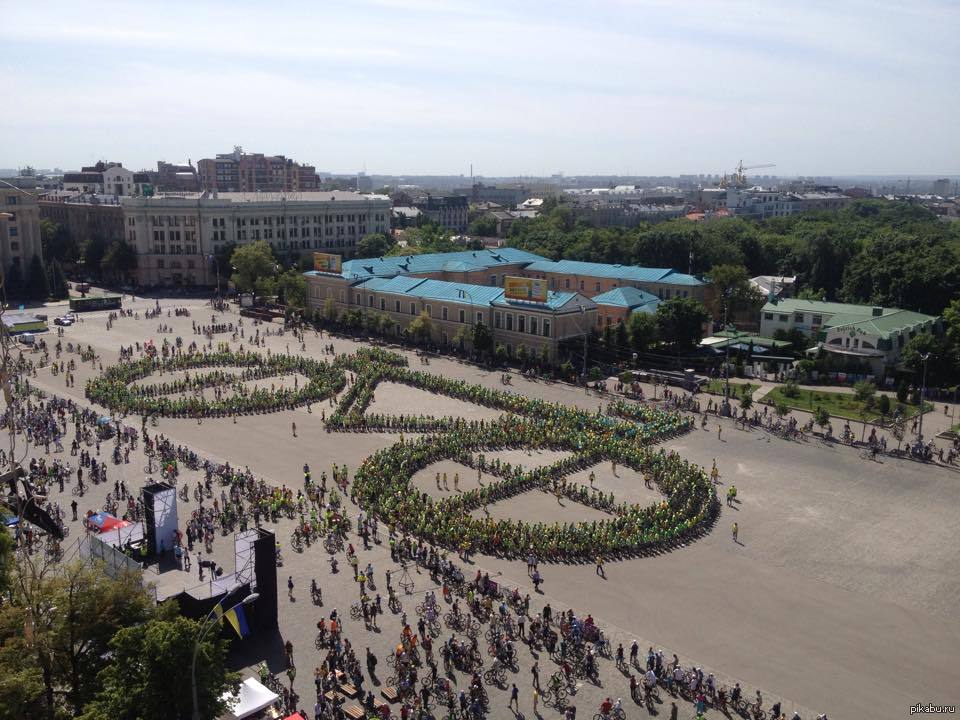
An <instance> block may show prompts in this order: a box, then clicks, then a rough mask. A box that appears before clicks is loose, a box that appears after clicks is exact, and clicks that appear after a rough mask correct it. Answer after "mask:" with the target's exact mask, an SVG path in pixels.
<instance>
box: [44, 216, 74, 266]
mask: <svg viewBox="0 0 960 720" xmlns="http://www.w3.org/2000/svg"><path fill="white" fill-rule="evenodd" d="M40 242H41V246H42V247H43V256H44V257H45V258H55V259H57V260H59V261H60V262H65V263H75V262H76V261H77V258H78V257H79V256H80V249H79V248H78V247H77V243H76V241H75V240H74V239H73V236H72V235H71V234H70V233H69V232H68V231H67V229H66V228H65V227H64V226H63V225H61V224H60V223H56V222H53V220H50V219H49V218H41V219H40Z"/></svg>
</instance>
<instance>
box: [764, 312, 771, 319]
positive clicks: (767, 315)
mask: <svg viewBox="0 0 960 720" xmlns="http://www.w3.org/2000/svg"><path fill="white" fill-rule="evenodd" d="M763 319H764V320H773V313H764V314H763Z"/></svg>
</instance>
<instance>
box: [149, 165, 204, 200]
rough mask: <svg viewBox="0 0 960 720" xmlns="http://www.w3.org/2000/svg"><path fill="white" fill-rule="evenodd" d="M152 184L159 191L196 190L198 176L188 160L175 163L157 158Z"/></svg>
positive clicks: (197, 188)
mask: <svg viewBox="0 0 960 720" xmlns="http://www.w3.org/2000/svg"><path fill="white" fill-rule="evenodd" d="M154 184H155V185H156V186H157V189H158V190H160V191H161V192H197V191H198V190H199V189H200V178H199V177H198V176H197V171H196V169H195V168H194V167H193V165H192V164H191V163H190V162H187V164H186V165H177V164H174V163H168V162H164V161H163V160H158V161H157V173H156V181H155V183H154Z"/></svg>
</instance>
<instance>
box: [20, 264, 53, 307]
mask: <svg viewBox="0 0 960 720" xmlns="http://www.w3.org/2000/svg"><path fill="white" fill-rule="evenodd" d="M24 295H26V297H28V298H30V299H31V300H46V299H47V298H48V297H50V285H49V284H48V282H47V271H46V269H44V267H43V262H42V261H41V260H40V256H39V255H37V254H36V253H34V255H33V258H32V259H31V260H30V270H29V271H28V272H27V287H26V292H25V293H24Z"/></svg>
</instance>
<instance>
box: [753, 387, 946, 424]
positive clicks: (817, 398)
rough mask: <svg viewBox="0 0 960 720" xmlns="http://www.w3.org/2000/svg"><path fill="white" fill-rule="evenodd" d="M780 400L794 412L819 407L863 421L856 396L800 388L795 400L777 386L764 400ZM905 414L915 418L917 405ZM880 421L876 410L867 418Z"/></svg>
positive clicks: (906, 407) (905, 409) (892, 403)
mask: <svg viewBox="0 0 960 720" xmlns="http://www.w3.org/2000/svg"><path fill="white" fill-rule="evenodd" d="M778 400H783V401H784V402H785V403H786V404H787V406H788V407H790V408H792V409H794V410H806V411H807V412H813V411H814V410H815V409H816V408H817V406H821V407H824V408H826V410H827V412H828V413H830V415H831V417H842V418H848V419H850V420H862V419H863V418H862V417H861V416H860V410H861V408H862V407H863V403H861V402H860V401H859V400H857V398H856V396H855V395H852V394H849V393H836V392H827V391H825V390H808V389H806V388H800V395H799V396H798V397H795V398H789V397H787V396H786V395H784V394H783V387H782V386H777V387H775V388H774V389H773V390H771V391H770V392H768V393H767V394H766V396H765V397H764V398H763V401H764V402H767V401H769V402H770V404H776V402H777V401H778ZM897 404H898V403H897V401H896V399H895V398H891V401H890V407H891V410H893V409H895V408H896V407H897ZM902 407H903V414H904V416H905V417H913V416H914V415H916V414H917V411H918V410H919V408H918V407H917V406H916V405H907V404H906V403H904V404H903V406H902ZM930 408H931V405H930V404H929V403H927V409H928V410H929V409H930ZM878 419H880V413H879V412H877V411H876V409H874V411H873V412H871V413H870V414H869V415H868V416H867V420H868V421H869V422H874V421H876V420H878Z"/></svg>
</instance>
